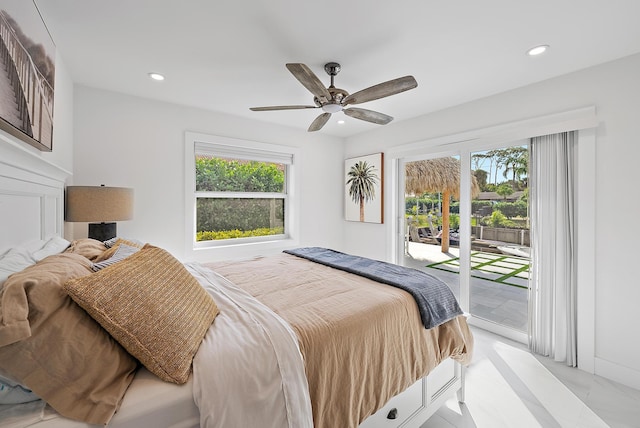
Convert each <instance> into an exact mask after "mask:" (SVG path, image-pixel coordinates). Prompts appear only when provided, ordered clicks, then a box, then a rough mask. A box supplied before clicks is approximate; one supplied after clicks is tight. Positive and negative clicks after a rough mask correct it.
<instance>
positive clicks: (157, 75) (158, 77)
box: [149, 73, 164, 81]
mask: <svg viewBox="0 0 640 428" xmlns="http://www.w3.org/2000/svg"><path fill="white" fill-rule="evenodd" d="M149 77H151V78H152V79H153V80H158V81H160V80H164V76H163V75H162V74H160V73H149Z"/></svg>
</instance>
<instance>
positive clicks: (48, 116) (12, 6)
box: [0, 0, 55, 152]
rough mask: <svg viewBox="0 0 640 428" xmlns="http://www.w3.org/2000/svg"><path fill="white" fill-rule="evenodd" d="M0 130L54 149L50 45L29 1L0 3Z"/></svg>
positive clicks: (44, 148) (2, 0)
mask: <svg viewBox="0 0 640 428" xmlns="http://www.w3.org/2000/svg"><path fill="white" fill-rule="evenodd" d="M0 60H1V61H2V67H0V129H2V130H3V131H5V132H7V133H9V134H11V135H13V136H14V137H16V138H18V139H20V140H22V141H24V142H26V143H28V144H30V145H32V146H34V147H36V148H37V149H39V150H42V151H47V152H50V151H51V150H52V149H53V95H54V83H55V45H54V44H53V40H52V39H51V36H50V35H49V32H48V30H47V27H46V26H45V24H44V22H43V21H42V17H41V16H40V13H39V11H38V9H37V7H36V4H35V3H34V2H33V1H31V0H0Z"/></svg>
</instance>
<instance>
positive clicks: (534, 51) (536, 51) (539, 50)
mask: <svg viewBox="0 0 640 428" xmlns="http://www.w3.org/2000/svg"><path fill="white" fill-rule="evenodd" d="M547 49H549V45H539V46H535V47H532V48H531V49H529V50H528V51H527V55H529V56H537V55H542V54H543V53H545V52H546V51H547Z"/></svg>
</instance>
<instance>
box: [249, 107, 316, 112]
mask: <svg viewBox="0 0 640 428" xmlns="http://www.w3.org/2000/svg"><path fill="white" fill-rule="evenodd" d="M305 108H319V107H318V106H268V107H249V110H251V111H271V110H299V109H305Z"/></svg>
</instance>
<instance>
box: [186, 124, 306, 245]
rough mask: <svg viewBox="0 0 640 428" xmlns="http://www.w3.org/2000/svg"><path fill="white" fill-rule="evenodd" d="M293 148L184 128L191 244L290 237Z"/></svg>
mask: <svg viewBox="0 0 640 428" xmlns="http://www.w3.org/2000/svg"><path fill="white" fill-rule="evenodd" d="M203 137H204V138H203ZM293 152H294V150H293V149H292V148H290V147H284V146H275V145H267V144H261V143H256V142H250V141H243V140H232V139H229V138H223V137H215V136H203V135H200V134H191V133H187V155H188V156H187V158H188V159H189V161H188V165H187V171H188V180H189V181H191V183H190V184H191V192H190V193H191V199H190V204H189V205H190V206H191V207H192V209H193V213H192V215H191V217H190V218H192V219H193V224H192V226H191V227H190V228H189V229H190V230H189V232H188V233H189V240H190V242H191V246H192V248H206V247H215V246H219V245H234V244H241V243H242V244H244V243H253V242H265V241H278V240H284V239H288V238H289V237H290V235H291V232H290V229H291V221H290V220H291V218H292V216H291V212H290V211H291V201H290V198H291V194H290V193H291V192H290V189H291V181H292V179H291V178H292V171H293V159H294V153H293Z"/></svg>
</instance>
